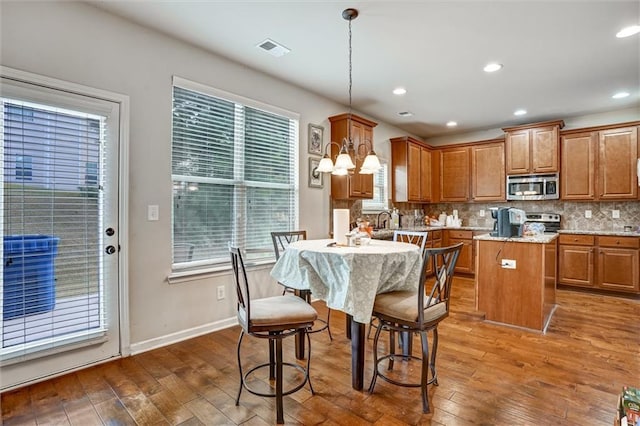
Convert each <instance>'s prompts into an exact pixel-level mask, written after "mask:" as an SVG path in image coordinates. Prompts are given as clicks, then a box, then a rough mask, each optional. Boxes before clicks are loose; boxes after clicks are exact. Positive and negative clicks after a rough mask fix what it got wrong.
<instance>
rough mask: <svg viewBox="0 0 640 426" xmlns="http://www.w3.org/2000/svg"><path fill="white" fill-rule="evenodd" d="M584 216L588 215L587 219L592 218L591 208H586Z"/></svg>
mask: <svg viewBox="0 0 640 426" xmlns="http://www.w3.org/2000/svg"><path fill="white" fill-rule="evenodd" d="M584 217H586V218H587V219H591V210H585V211H584Z"/></svg>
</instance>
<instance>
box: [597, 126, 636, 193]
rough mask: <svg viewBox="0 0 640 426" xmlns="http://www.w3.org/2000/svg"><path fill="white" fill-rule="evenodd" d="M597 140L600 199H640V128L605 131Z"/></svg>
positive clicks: (600, 133) (601, 132)
mask: <svg viewBox="0 0 640 426" xmlns="http://www.w3.org/2000/svg"><path fill="white" fill-rule="evenodd" d="M598 137H599V140H598V184H597V185H598V196H599V198H600V199H601V200H620V199H636V198H638V177H637V168H636V164H637V162H638V128H637V127H622V128H617V129H608V130H602V131H600V132H599V135H598Z"/></svg>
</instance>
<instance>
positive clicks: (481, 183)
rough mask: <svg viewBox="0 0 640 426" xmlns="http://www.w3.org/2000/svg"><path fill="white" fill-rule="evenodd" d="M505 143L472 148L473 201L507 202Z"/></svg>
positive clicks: (473, 146) (486, 144)
mask: <svg viewBox="0 0 640 426" xmlns="http://www.w3.org/2000/svg"><path fill="white" fill-rule="evenodd" d="M504 163H505V161H504V141H502V140H500V141H497V142H493V143H483V144H480V145H472V146H471V199H472V200H473V201H504V200H505V180H506V177H505V165H504Z"/></svg>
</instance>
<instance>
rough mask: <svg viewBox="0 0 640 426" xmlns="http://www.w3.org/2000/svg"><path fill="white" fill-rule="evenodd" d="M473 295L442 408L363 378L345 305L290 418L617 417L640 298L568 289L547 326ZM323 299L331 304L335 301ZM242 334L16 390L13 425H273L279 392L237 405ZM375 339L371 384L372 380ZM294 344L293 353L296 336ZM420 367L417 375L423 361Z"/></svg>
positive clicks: (456, 323) (7, 410)
mask: <svg viewBox="0 0 640 426" xmlns="http://www.w3.org/2000/svg"><path fill="white" fill-rule="evenodd" d="M473 297H474V293H473V282H472V281H470V280H466V279H456V281H455V284H454V291H453V303H452V310H453V311H454V312H453V314H452V315H451V316H450V317H449V318H447V319H446V320H445V321H444V322H443V323H442V324H441V325H440V329H439V330H440V347H439V349H438V360H437V366H438V377H439V383H440V385H439V386H437V387H436V386H434V387H431V388H430V392H429V394H430V398H431V404H432V413H431V414H422V412H421V404H420V396H419V390H418V389H410V388H400V387H397V386H392V385H390V384H388V383H386V382H384V381H380V380H379V381H378V384H377V386H376V389H375V392H374V393H373V394H372V395H369V394H368V393H367V392H366V391H364V392H359V391H355V390H353V389H352V388H351V374H350V359H351V358H350V346H349V342H348V340H347V339H346V338H345V333H344V325H345V320H344V315H343V314H342V313H340V312H335V311H333V312H332V321H331V327H332V331H333V335H334V340H333V342H331V343H330V342H329V339H328V337H327V335H326V333H319V334H315V335H313V336H312V358H311V361H312V364H311V370H312V371H311V376H312V381H313V386H314V389H315V391H316V394H315V395H311V393H310V392H309V390H308V388H304V389H303V390H301V391H299V392H297V393H295V394H293V395H291V396H289V397H286V398H285V420H286V421H287V423H290V424H304V425H309V424H325V425H370V424H376V425H405V424H433V425H468V424H490V425H523V424H525V425H560V424H562V425H611V424H612V423H613V419H614V416H615V405H616V399H617V395H618V392H619V391H620V389H621V387H622V386H623V385H625V384H629V385H635V386H638V385H640V302H639V301H638V300H629V299H624V298H612V297H607V296H601V295H593V294H587V293H581V292H573V291H568V290H559V291H558V305H559V306H558V309H557V310H556V312H555V315H554V317H553V319H552V321H551V324H550V327H549V329H548V331H547V333H546V334H545V335H543V334H540V333H536V332H530V331H524V330H520V329H516V328H511V327H506V326H501V325H496V324H490V323H486V322H483V321H481V320H479V319H478V318H477V317H474V316H473V315H468V314H467V312H469V311H471V310H472V307H473ZM316 307H317V308H318V310H319V311H320V312H321V314H322V313H323V312H324V305H323V304H321V303H318V304H316ZM237 336H238V328H237V327H234V328H230V329H226V330H223V331H220V332H216V333H211V334H208V335H205V336H201V337H198V338H194V339H191V340H187V341H184V342H181V343H178V344H175V345H171V346H168V347H164V348H161V349H157V350H153V351H149V352H146V353H143V354H139V355H136V356H132V357H129V358H125V359H121V360H117V361H114V362H110V363H107V364H104V365H100V366H97V367H93V368H89V369H85V370H83V371H80V372H77V373H73V374H68V375H66V376H63V377H59V378H56V379H52V380H49V381H46V382H42V383H39V384H35V385H32V386H28V387H25V388H22V389H18V390H15V391H11V392H6V393H4V394H3V395H2V400H1V403H2V421H3V424H4V425H36V424H37V425H45V424H52V425H64V424H77V425H93V424H97V425H100V424H107V425H130V424H131V425H132V424H139V425H156V424H173V425H177V424H179V425H200V424H210V425H236V424H243V425H264V424H273V423H275V410H274V401H273V399H272V398H260V397H256V396H253V395H251V394H249V393H247V392H244V393H243V396H242V399H241V403H240V406H239V407H236V406H235V404H234V399H235V396H236V392H237V389H238V373H237V368H236V360H235V345H236V339H237ZM245 342H246V346H245V352H244V353H245V355H246V358H247V359H248V360H250V362H251V361H255V360H258V359H259V358H260V357H263V355H264V347H265V342H264V341H259V342H253V341H251V340H248V341H247V340H245ZM370 343H371V341H369V344H368V352H367V355H366V356H367V358H366V362H367V366H366V370H365V386H368V381H369V380H370V378H371V345H370ZM416 343H417V342H416ZM414 346H415V347H416V349H417V348H418V347H419V345H414ZM285 348H286V352H287V353H289V354H290V353H292V352H293V346H292V345H291V342H288V344H286V345H285ZM397 364H398V363H396V365H397ZM409 364H411V363H409ZM414 364H415V363H414ZM413 367H414V366H413V365H412V366H410V368H413ZM415 367H416V368H413V374H417V372H418V371H419V367H418V366H417V365H415Z"/></svg>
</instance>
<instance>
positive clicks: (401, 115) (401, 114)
mask: <svg viewBox="0 0 640 426" xmlns="http://www.w3.org/2000/svg"><path fill="white" fill-rule="evenodd" d="M398 115H399V116H400V117H411V116H412V115H413V113H412V112H411V111H400V112H399V113H398Z"/></svg>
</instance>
